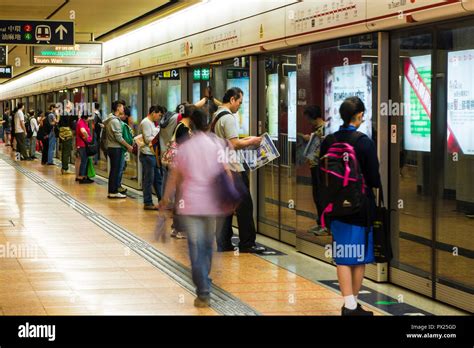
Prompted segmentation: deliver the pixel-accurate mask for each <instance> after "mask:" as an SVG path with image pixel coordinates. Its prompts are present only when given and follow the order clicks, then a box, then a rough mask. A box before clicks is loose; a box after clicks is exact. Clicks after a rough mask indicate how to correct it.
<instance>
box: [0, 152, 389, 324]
mask: <svg viewBox="0 0 474 348" xmlns="http://www.w3.org/2000/svg"><path fill="white" fill-rule="evenodd" d="M8 151H9V150H7V149H5V148H4V147H3V146H0V152H3V153H8ZM21 165H22V166H23V167H25V168H27V169H28V170H31V171H32V172H35V173H36V174H38V175H40V176H41V177H42V178H43V179H45V180H47V181H48V182H50V183H52V184H54V185H56V186H57V187H59V188H60V189H62V190H63V191H65V192H67V193H68V194H70V195H71V196H73V197H75V198H76V199H77V200H79V201H81V202H83V203H84V204H86V205H87V206H88V207H90V208H92V209H93V210H94V211H95V212H97V213H98V214H101V215H103V216H105V217H107V218H108V219H110V220H112V221H113V222H114V223H116V224H118V225H120V226H122V227H123V228H125V229H127V230H128V231H131V232H133V233H134V234H136V235H137V236H139V237H140V238H142V239H143V240H145V241H147V242H149V243H150V244H152V245H153V246H154V247H156V248H157V249H158V250H160V251H161V252H163V253H164V254H166V255H167V256H169V257H171V258H173V259H174V260H176V261H177V262H179V263H181V264H183V265H185V266H186V267H189V266H190V263H189V259H188V255H187V243H186V241H185V240H174V239H168V240H167V241H165V242H161V241H160V242H157V241H155V240H154V234H153V229H154V224H155V221H156V212H152V211H144V210H143V209H142V203H141V202H140V201H137V200H135V199H130V198H127V199H126V200H108V199H107V198H106V195H107V193H106V190H107V187H106V186H104V185H97V184H92V185H79V184H76V183H75V181H74V175H66V176H63V175H61V174H60V169H59V168H58V167H56V166H41V165H40V163H38V161H34V162H21ZM0 178H1V180H0V192H2V194H1V195H0V243H1V244H2V245H6V244H8V243H9V244H10V245H17V246H18V245H20V244H21V245H24V246H26V247H27V250H32V251H33V252H34V256H35V257H34V258H31V257H30V258H25V257H15V256H21V255H13V256H12V255H10V257H4V258H0V310H1V311H2V312H3V314H5V315H23V314H31V315H82V314H84V315H88V314H89V315H90V314H93V315H95V314H99V315H101V314H132V315H133V314H137V315H142V314H154V315H166V314H179V315H215V314H217V313H216V312H215V311H214V310H212V309H196V308H194V306H193V299H194V295H193V294H191V293H189V292H188V291H187V290H185V289H184V288H182V287H181V286H180V285H179V284H177V283H176V282H175V281H173V280H172V279H170V278H169V277H168V276H167V275H166V274H164V273H162V272H161V271H160V270H158V269H157V268H155V267H154V266H153V265H151V264H150V263H148V262H147V261H146V260H145V259H143V258H142V257H140V256H139V255H137V254H135V253H133V252H130V251H129V250H128V249H127V248H126V247H125V245H123V244H122V243H121V242H119V241H118V240H117V239H115V238H113V237H112V236H110V235H109V234H108V233H106V232H105V231H104V230H102V229H101V228H99V227H98V226H97V225H95V224H94V223H92V222H91V221H89V220H88V219H87V218H86V217H84V216H82V215H81V214H79V213H78V212H77V211H75V210H73V209H71V207H69V206H68V205H67V204H65V203H63V202H61V201H59V200H58V199H57V198H55V197H54V196H53V195H52V194H51V193H49V192H47V191H45V190H44V189H43V188H41V187H40V186H38V185H37V184H36V183H34V182H33V181H32V180H30V179H28V178H27V177H26V176H24V175H22V174H21V173H19V172H17V171H16V170H15V169H14V168H13V167H12V166H11V165H9V164H7V163H6V162H5V161H3V160H0ZM9 220H12V221H13V223H14V226H13V225H11V226H8V224H9V223H8V221H9ZM169 223H170V222H169ZM314 262H317V261H314ZM211 277H212V279H213V282H214V283H215V284H216V285H217V286H219V287H221V288H222V289H224V290H225V291H228V292H229V293H231V294H232V295H234V296H235V297H237V298H238V299H240V300H241V301H243V302H244V303H246V304H248V305H249V306H251V307H252V308H254V309H255V310H256V311H258V312H259V313H261V314H264V315H339V314H340V308H341V298H340V296H339V295H338V294H337V293H336V292H334V291H332V290H329V289H327V288H326V287H324V286H321V285H319V284H317V283H315V282H313V281H311V280H309V279H307V277H306V278H304V277H302V276H299V275H297V274H295V273H293V272H290V271H289V270H287V269H285V268H283V267H280V266H278V264H276V263H272V262H269V261H267V260H265V259H263V258H261V257H257V256H255V255H250V254H240V255H239V254H235V253H233V252H227V253H215V254H214V259H213V267H212V273H211ZM376 314H377V315H380V314H381V313H379V312H377V311H376Z"/></svg>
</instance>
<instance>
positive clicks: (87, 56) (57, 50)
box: [31, 42, 104, 66]
mask: <svg viewBox="0 0 474 348" xmlns="http://www.w3.org/2000/svg"><path fill="white" fill-rule="evenodd" d="M103 61H104V60H103V55H102V43H101V42H86V43H77V44H75V45H74V46H62V45H61V46H34V47H32V49H31V65H38V66H51V65H54V66H102V64H103Z"/></svg>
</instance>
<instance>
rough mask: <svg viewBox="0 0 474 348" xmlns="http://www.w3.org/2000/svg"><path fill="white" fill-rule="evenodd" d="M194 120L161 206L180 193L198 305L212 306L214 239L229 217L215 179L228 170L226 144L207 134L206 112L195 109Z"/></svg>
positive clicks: (178, 209)
mask: <svg viewBox="0 0 474 348" xmlns="http://www.w3.org/2000/svg"><path fill="white" fill-rule="evenodd" d="M190 120H191V127H192V129H193V136H192V137H191V138H189V139H188V140H187V141H185V142H183V143H182V144H181V145H180V147H179V151H178V154H177V156H176V157H175V161H176V162H175V167H174V168H173V169H172V170H171V175H170V178H169V181H168V183H167V185H166V189H165V194H164V197H163V200H162V201H161V202H160V207H161V208H163V207H165V206H166V204H167V203H168V202H169V201H170V198H171V197H172V196H173V193H174V192H175V191H176V192H177V197H176V202H177V204H176V214H178V215H179V222H180V226H181V227H182V228H183V229H184V231H185V232H186V233H187V236H188V247H189V257H190V259H191V268H192V277H193V282H194V284H195V285H196V293H197V298H196V299H195V301H194V305H195V306H196V307H208V306H209V305H210V292H211V279H210V278H209V273H210V271H211V261H212V248H213V245H214V238H215V235H216V231H217V229H218V227H219V226H221V225H222V222H223V217H224V216H226V214H229V211H227V210H228V209H227V210H226V209H225V208H223V206H222V204H220V203H219V200H218V199H216V197H217V195H218V192H217V191H218V190H219V187H216V179H215V178H216V177H217V176H218V175H219V173H222V172H223V171H224V164H222V163H219V161H218V159H219V154H222V152H221V151H224V144H223V143H222V140H220V139H219V138H217V137H216V136H214V134H209V133H206V132H207V129H208V122H207V115H206V113H205V112H204V111H202V110H200V109H196V110H194V111H193V113H192V114H191V116H190ZM177 184H178V187H176V185H177ZM180 203H182V204H180Z"/></svg>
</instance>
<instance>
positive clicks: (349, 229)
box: [320, 97, 381, 316]
mask: <svg viewBox="0 0 474 348" xmlns="http://www.w3.org/2000/svg"><path fill="white" fill-rule="evenodd" d="M364 112H365V106H364V103H363V102H362V100H360V99H359V98H358V97H350V98H347V99H346V100H344V102H343V103H342V104H341V107H340V108H339V113H340V114H341V119H342V120H343V121H344V124H343V125H342V126H341V128H340V129H339V131H337V132H336V133H334V134H333V135H330V136H327V137H326V138H325V140H324V141H323V143H322V144H321V153H320V156H321V158H323V156H324V155H326V153H328V150H329V149H330V147H331V145H332V144H340V143H345V144H348V145H350V146H351V147H352V148H353V149H354V151H355V156H356V158H357V162H358V163H359V166H360V170H361V173H362V175H363V181H362V185H364V181H365V195H366V199H365V201H366V203H367V204H365V205H364V206H363V208H361V209H360V211H359V212H357V213H355V214H352V215H345V216H337V217H334V218H331V221H330V230H331V234H332V236H333V239H334V243H335V245H337V246H338V247H339V246H344V248H341V249H342V250H348V249H349V248H352V247H354V246H356V247H357V250H362V255H357V256H355V255H352V254H351V255H344V256H341V255H339V253H338V255H337V257H336V256H334V255H333V258H334V260H335V262H336V264H337V278H338V280H339V287H340V288H341V293H342V296H343V297H344V306H343V307H342V309H341V314H342V315H351V316H352V315H358V316H369V315H373V312H369V311H366V310H364V309H363V308H362V307H361V306H360V304H358V303H357V296H358V294H359V290H360V288H361V286H362V281H363V279H364V272H365V265H366V264H368V263H372V262H374V252H373V234H372V226H373V218H374V216H375V195H374V193H373V191H372V189H373V188H380V187H381V183H380V175H379V161H378V159H377V149H376V146H375V144H374V142H373V141H372V140H371V139H370V138H369V137H368V136H366V135H365V134H363V133H360V132H357V128H359V127H360V125H361V124H362V123H363V122H364V119H363V116H364ZM362 192H364V191H362ZM359 246H360V247H359ZM347 247H349V248H347ZM348 254H349V253H348Z"/></svg>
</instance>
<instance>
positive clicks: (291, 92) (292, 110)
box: [288, 71, 296, 141]
mask: <svg viewBox="0 0 474 348" xmlns="http://www.w3.org/2000/svg"><path fill="white" fill-rule="evenodd" d="M288 141H296V71H290V72H288Z"/></svg>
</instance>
